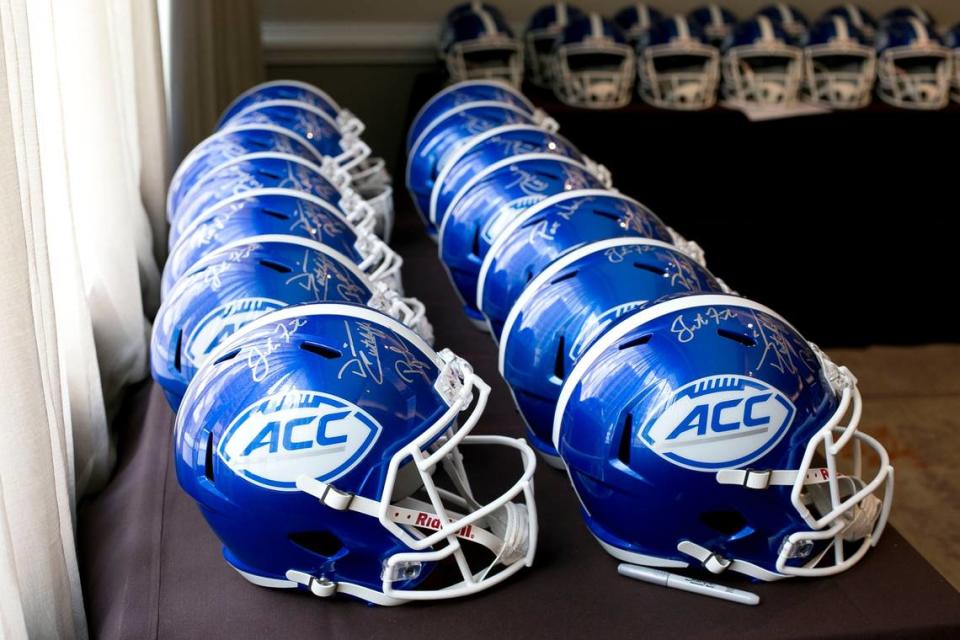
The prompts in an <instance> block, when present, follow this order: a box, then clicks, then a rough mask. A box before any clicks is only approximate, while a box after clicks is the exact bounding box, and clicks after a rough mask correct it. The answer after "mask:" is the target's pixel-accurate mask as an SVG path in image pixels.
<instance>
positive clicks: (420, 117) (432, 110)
mask: <svg viewBox="0 0 960 640" xmlns="http://www.w3.org/2000/svg"><path fill="white" fill-rule="evenodd" d="M485 101H494V102H505V103H507V104H512V105H513V106H515V107H518V108H520V109H522V110H523V111H525V112H526V113H528V114H530V115H533V105H531V104H530V101H528V100H527V99H526V98H525V97H524V96H523V94H521V93H520V92H519V91H518V90H517V89H514V88H513V87H511V86H510V85H508V84H507V83H505V82H500V81H497V80H466V81H464V82H458V83H457V84H454V85H451V86H449V87H447V88H446V89H444V90H443V91H441V92H439V93H437V94H436V95H435V96H433V97H432V98H430V100H428V101H427V103H426V104H424V105H423V107H421V108H420V111H419V112H418V113H417V115H416V116H414V118H413V122H412V123H411V124H410V130H409V131H408V132H407V143H406V150H407V155H409V154H410V151H411V148H412V147H413V143H414V142H416V141H417V138H419V137H420V134H421V133H423V131H424V129H426V128H427V127H428V126H430V124H431V123H432V122H433V121H434V120H436V119H437V118H439V117H441V116H442V115H443V114H445V113H446V112H447V111H449V110H450V109H453V108H454V107H458V106H460V105H462V104H467V103H469V102H485Z"/></svg>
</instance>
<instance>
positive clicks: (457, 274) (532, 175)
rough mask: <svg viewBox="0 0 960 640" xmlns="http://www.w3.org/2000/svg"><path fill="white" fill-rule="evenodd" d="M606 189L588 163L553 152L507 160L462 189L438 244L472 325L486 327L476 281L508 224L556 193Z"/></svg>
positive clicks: (443, 261)
mask: <svg viewBox="0 0 960 640" xmlns="http://www.w3.org/2000/svg"><path fill="white" fill-rule="evenodd" d="M603 187H604V185H603V183H602V182H601V181H600V179H599V178H598V177H597V176H596V175H594V174H593V173H592V172H591V171H590V169H589V168H588V167H587V166H586V165H583V164H580V163H579V162H577V161H576V160H573V159H571V158H567V157H565V156H558V155H553V154H549V153H529V154H525V155H522V156H512V157H509V158H504V159H503V160H500V161H498V162H495V163H494V164H492V165H490V166H489V167H487V168H485V169H484V170H483V171H481V172H480V173H478V174H476V175H475V176H474V177H473V178H472V179H471V180H470V181H469V182H467V183H466V184H465V185H464V186H463V188H462V189H461V190H460V193H459V194H458V195H457V196H456V197H455V198H454V199H453V201H452V202H451V204H450V207H448V209H447V213H446V215H445V216H444V217H443V220H442V221H441V223H440V224H441V226H440V234H439V238H438V243H437V244H438V245H439V253H440V261H441V262H442V263H443V266H444V267H446V269H447V274H448V275H449V276H450V280H451V282H453V285H454V287H455V289H456V291H457V295H459V296H460V299H461V300H462V301H463V306H464V311H466V313H467V316H468V317H469V318H470V320H471V322H473V323H474V324H475V325H476V326H477V327H479V328H482V329H486V326H487V325H486V322H484V320H483V316H482V315H480V311H479V310H478V309H477V307H476V299H477V278H478V276H479V275H480V265H481V264H482V263H483V258H484V256H485V255H486V253H487V250H488V249H489V248H490V244H491V243H492V242H493V241H494V240H495V239H496V237H497V236H498V235H499V234H500V231H501V230H502V229H503V227H504V225H506V224H507V223H508V222H509V221H510V220H511V219H512V218H513V217H515V216H518V215H520V214H521V213H522V212H523V210H524V209H527V208H528V207H531V206H533V205H534V204H536V203H537V202H539V201H541V200H543V199H544V198H547V197H549V196H551V195H554V194H556V193H560V192H562V191H571V190H573V189H602V188H603Z"/></svg>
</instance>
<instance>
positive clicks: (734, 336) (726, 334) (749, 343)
mask: <svg viewBox="0 0 960 640" xmlns="http://www.w3.org/2000/svg"><path fill="white" fill-rule="evenodd" d="M717 335H718V336H720V337H721V338H726V339H727V340H733V341H734V342H739V343H740V344H742V345H743V346H745V347H755V346H757V343H756V341H755V340H754V339H753V338H752V337H750V336H748V335H744V334H742V333H737V332H736V331H729V330H727V329H717Z"/></svg>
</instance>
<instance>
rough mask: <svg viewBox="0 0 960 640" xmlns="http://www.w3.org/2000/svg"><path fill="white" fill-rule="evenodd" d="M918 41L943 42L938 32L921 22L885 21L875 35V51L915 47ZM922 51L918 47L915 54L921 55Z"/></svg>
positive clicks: (881, 51)
mask: <svg viewBox="0 0 960 640" xmlns="http://www.w3.org/2000/svg"><path fill="white" fill-rule="evenodd" d="M918 31H919V32H920V33H918ZM920 41H926V42H929V43H930V44H943V40H942V39H941V38H940V34H938V33H937V31H936V30H935V29H933V28H931V27H930V26H928V25H927V24H925V23H923V22H918V23H914V22H913V21H911V20H905V19H904V20H893V21H890V22H885V23H884V24H883V26H882V27H881V28H880V33H879V34H878V35H877V41H876V48H877V53H883V52H884V51H887V50H888V49H897V48H900V47H916V46H917V45H918V43H919V42H920ZM923 53H924V52H923V49H922V48H919V47H918V50H917V55H918V56H923Z"/></svg>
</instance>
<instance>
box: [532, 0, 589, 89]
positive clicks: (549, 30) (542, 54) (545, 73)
mask: <svg viewBox="0 0 960 640" xmlns="http://www.w3.org/2000/svg"><path fill="white" fill-rule="evenodd" d="M582 15H583V11H581V10H580V9H578V8H576V7H574V6H571V5H569V4H567V3H566V2H564V0H558V1H557V2H551V3H550V4H546V5H543V6H542V7H540V8H539V9H537V10H536V11H534V12H533V15H532V16H530V21H529V22H528V23H527V31H526V33H525V34H524V44H525V48H524V61H525V62H526V65H527V78H529V79H530V81H531V82H533V84H535V85H537V86H538V87H544V88H550V87H551V86H552V83H553V81H552V80H551V78H550V74H551V72H552V71H553V67H554V63H553V59H552V58H553V48H554V45H555V44H556V40H557V38H558V37H559V36H560V33H561V32H562V31H563V30H564V29H565V28H566V26H567V25H568V24H569V23H570V21H571V20H575V19H577V18H579V17H580V16H582Z"/></svg>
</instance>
